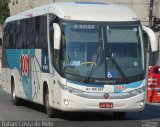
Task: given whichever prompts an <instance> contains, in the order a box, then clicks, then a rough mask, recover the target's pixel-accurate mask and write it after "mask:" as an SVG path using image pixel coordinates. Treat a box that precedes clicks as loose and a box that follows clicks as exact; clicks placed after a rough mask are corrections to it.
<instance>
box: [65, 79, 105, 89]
mask: <svg viewBox="0 0 160 127" xmlns="http://www.w3.org/2000/svg"><path fill="white" fill-rule="evenodd" d="M67 82H69V83H73V84H76V85H80V86H87V87H104V84H88V83H81V82H76V81H71V80H67Z"/></svg>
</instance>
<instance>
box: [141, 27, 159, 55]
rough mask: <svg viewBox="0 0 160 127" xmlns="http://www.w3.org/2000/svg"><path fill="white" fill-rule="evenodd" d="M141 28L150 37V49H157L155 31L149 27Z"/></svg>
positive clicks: (153, 50)
mask: <svg viewBox="0 0 160 127" xmlns="http://www.w3.org/2000/svg"><path fill="white" fill-rule="evenodd" d="M142 28H143V30H144V31H145V32H146V33H147V35H148V37H149V39H150V45H151V50H152V52H155V51H158V42H157V37H156V35H155V33H154V32H153V30H152V29H150V28H149V27H146V26H143V27H142Z"/></svg>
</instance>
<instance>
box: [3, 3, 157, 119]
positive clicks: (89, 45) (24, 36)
mask: <svg viewBox="0 0 160 127" xmlns="http://www.w3.org/2000/svg"><path fill="white" fill-rule="evenodd" d="M143 30H144V31H145V32H146V33H147V34H148V36H149V38H150V42H151V49H152V51H156V50H157V42H156V37H155V34H154V33H153V31H152V30H151V29H149V28H147V27H145V26H143V27H142V26H141V23H140V20H139V18H138V16H137V15H136V14H135V13H134V12H133V11H132V10H130V9H128V8H126V7H123V6H119V5H112V4H107V3H101V2H69V3H54V4H49V5H45V6H42V7H38V8H35V9H32V10H28V11H26V12H22V13H20V14H18V15H15V16H12V17H9V18H7V19H6V21H5V24H4V34H3V64H2V66H3V69H2V71H3V86H4V88H5V90H6V91H8V92H9V93H11V94H12V100H13V103H14V104H16V105H18V104H19V103H20V98H22V99H25V100H29V101H31V102H35V103H38V104H42V105H45V106H46V111H47V114H48V116H49V117H55V116H56V109H58V110H63V111H80V112H81V111H91V112H95V111H98V112H103V111H106V112H107V111H109V112H114V114H115V116H124V114H125V112H129V111H131V112H132V111H133V112H138V111H142V110H143V109H144V106H145V96H146V91H145V88H146V80H145V76H146V68H147V65H146V55H145V54H146V52H145V50H144V49H145V45H146V42H144V39H143Z"/></svg>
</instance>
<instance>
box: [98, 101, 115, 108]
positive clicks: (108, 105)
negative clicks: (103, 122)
mask: <svg viewBox="0 0 160 127" xmlns="http://www.w3.org/2000/svg"><path fill="white" fill-rule="evenodd" d="M99 108H113V103H111V102H100V103H99Z"/></svg>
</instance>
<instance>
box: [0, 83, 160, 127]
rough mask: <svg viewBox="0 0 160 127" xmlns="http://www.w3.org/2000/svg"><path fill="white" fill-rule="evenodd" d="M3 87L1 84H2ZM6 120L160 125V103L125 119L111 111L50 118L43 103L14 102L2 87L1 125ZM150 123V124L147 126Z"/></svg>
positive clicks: (78, 126)
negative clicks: (17, 104)
mask: <svg viewBox="0 0 160 127" xmlns="http://www.w3.org/2000/svg"><path fill="white" fill-rule="evenodd" d="M0 88H1V85H0ZM4 121H16V122H19V121H20V122H22V121H34V122H35V121H39V122H40V121H43V122H46V121H51V122H52V123H53V124H54V126H56V127H62V126H63V127H82V126H83V127H153V125H152V124H154V125H155V126H154V127H160V105H158V104H152V105H149V104H147V105H146V108H145V110H144V111H143V112H140V113H127V114H126V117H125V118H124V119H115V118H113V116H112V114H110V113H86V112H83V113H62V112H60V115H59V117H58V118H53V119H50V118H48V117H47V115H46V114H45V108H44V107H43V106H41V105H37V104H33V103H30V102H26V101H24V102H23V104H22V105H21V106H15V105H13V104H12V101H11V95H9V94H7V93H5V92H4V91H3V90H2V89H0V125H1V126H2V123H3V126H4V125H5V123H4ZM147 124H149V125H150V126H147ZM47 127H48V126H47Z"/></svg>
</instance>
